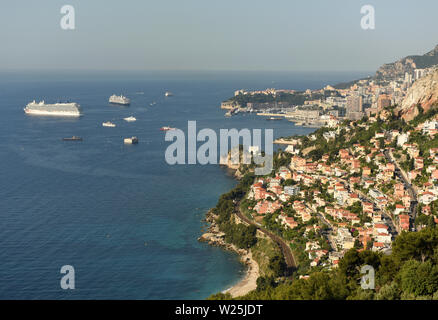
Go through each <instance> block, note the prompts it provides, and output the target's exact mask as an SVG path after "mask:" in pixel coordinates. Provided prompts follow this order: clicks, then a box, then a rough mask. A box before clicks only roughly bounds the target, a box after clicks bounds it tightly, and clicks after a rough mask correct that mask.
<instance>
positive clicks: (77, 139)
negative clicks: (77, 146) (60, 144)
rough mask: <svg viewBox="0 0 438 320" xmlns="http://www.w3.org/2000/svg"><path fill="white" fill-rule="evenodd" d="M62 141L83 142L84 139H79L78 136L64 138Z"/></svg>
mask: <svg viewBox="0 0 438 320" xmlns="http://www.w3.org/2000/svg"><path fill="white" fill-rule="evenodd" d="M62 140H63V141H82V138H81V137H78V136H73V137H70V138H62Z"/></svg>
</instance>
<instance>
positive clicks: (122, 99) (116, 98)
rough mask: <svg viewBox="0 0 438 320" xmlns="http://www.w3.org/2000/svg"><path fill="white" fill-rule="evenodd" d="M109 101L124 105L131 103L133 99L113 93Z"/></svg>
mask: <svg viewBox="0 0 438 320" xmlns="http://www.w3.org/2000/svg"><path fill="white" fill-rule="evenodd" d="M109 102H110V103H114V104H123V105H129V104H130V103H131V100H129V99H128V98H126V97H125V96H123V95H120V96H116V95H115V94H113V95H112V96H111V97H110V98H109Z"/></svg>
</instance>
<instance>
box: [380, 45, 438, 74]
mask: <svg viewBox="0 0 438 320" xmlns="http://www.w3.org/2000/svg"><path fill="white" fill-rule="evenodd" d="M434 65H438V45H437V46H436V47H435V48H434V49H433V50H431V51H429V52H428V53H426V54H424V55H421V56H420V55H410V56H407V57H404V58H402V59H400V60H398V61H396V62H392V63H387V64H384V65H383V66H381V67H380V68H379V69H378V70H377V72H376V75H375V77H376V78H377V79H381V78H396V77H403V76H404V75H405V73H406V72H409V73H412V72H414V70H415V69H425V68H430V67H432V66H434Z"/></svg>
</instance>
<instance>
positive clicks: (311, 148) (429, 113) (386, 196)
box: [241, 70, 438, 277]
mask: <svg viewBox="0 0 438 320" xmlns="http://www.w3.org/2000/svg"><path fill="white" fill-rule="evenodd" d="M424 72H425V73H430V72H431V71H429V70H426V71H424ZM432 73H433V75H431V76H430V77H435V75H436V74H438V71H435V70H434V71H433V72H432ZM420 79H421V78H420ZM409 81H410V79H409ZM425 81H430V79H426V80H425ZM368 84H369V83H368ZM409 84H410V83H408V82H403V84H402V85H401V87H399V88H403V90H402V91H397V90H393V91H390V92H389V91H386V92H385V97H388V98H387V101H386V100H385V99H386V98H385V99H383V98H377V101H376V103H377V107H376V108H375V111H374V112H372V113H370V112H368V113H367V114H362V115H361V117H360V119H356V120H352V119H351V120H349V119H347V120H346V119H342V118H339V117H336V116H334V115H331V117H330V119H329V121H328V122H327V124H326V125H325V126H323V127H322V128H320V129H318V130H316V131H315V132H314V133H313V134H311V135H309V136H296V137H289V138H284V139H283V142H284V143H286V144H287V147H286V148H285V150H284V151H280V152H279V153H278V154H277V155H276V157H277V159H275V160H276V163H277V166H274V167H275V171H274V172H273V173H272V174H271V175H270V176H263V177H256V178H255V180H254V182H253V183H252V185H251V186H250V188H249V191H248V192H247V195H246V198H245V200H244V201H242V204H241V211H242V212H244V213H245V215H246V216H247V218H248V219H251V220H252V221H254V223H256V224H258V225H261V226H264V227H266V228H268V229H270V230H272V231H274V232H276V233H277V234H280V235H281V236H282V238H283V239H284V240H285V241H286V242H288V243H289V245H290V246H291V248H292V249H293V252H294V253H295V255H297V256H298V257H297V260H298V263H299V264H300V266H301V271H302V272H301V273H302V274H301V275H300V276H301V277H307V273H309V272H311V270H312V269H315V270H322V269H329V270H330V269H333V268H336V267H337V264H338V263H339V261H340V259H341V258H342V257H343V256H344V254H345V252H347V251H348V250H349V249H352V248H355V249H357V250H359V251H361V250H372V251H375V252H381V253H383V254H390V253H391V249H392V248H391V246H392V242H393V241H394V239H395V237H397V235H399V234H401V233H403V232H416V231H419V230H421V229H423V228H425V227H427V226H431V225H435V224H437V223H438V112H437V111H436V108H429V109H428V110H425V109H423V108H421V106H420V105H419V104H418V106H417V107H416V108H417V109H418V110H417V111H416V114H417V115H416V117H415V118H414V119H411V120H410V121H405V120H404V118H403V117H404V113H403V112H405V111H406V110H402V111H401V112H400V109H399V106H398V105H402V104H403V101H398V100H397V101H395V100H394V99H395V98H396V97H400V98H403V97H404V99H405V100H406V99H407V98H406V94H404V92H405V91H404V90H406V89H407V88H409V87H410V86H409ZM421 85H422V84H421V82H419V81H418V82H417V84H416V86H417V87H418V86H421ZM392 86H393V87H396V86H395V83H394V82H393V83H392ZM358 88H360V87H359V86H358V85H357V84H354V85H352V87H351V88H350V89H348V90H346V92H350V93H351V92H355V91H358ZM376 88H377V87H368V89H366V90H365V92H369V93H370V94H371V92H375V91H376ZM380 89H382V87H380ZM386 89H388V88H386ZM362 90H364V88H363V87H362ZM413 90H417V89H416V88H413ZM397 92H398V93H399V94H400V96H399V95H398V94H395V93H397ZM403 94H404V95H405V96H403ZM380 97H381V96H380ZM397 99H398V98H397ZM368 111H369V110H368ZM347 113H348V112H347ZM274 163H275V161H274ZM302 253H304V254H302Z"/></svg>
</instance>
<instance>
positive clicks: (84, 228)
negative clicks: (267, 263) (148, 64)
mask: <svg viewBox="0 0 438 320" xmlns="http://www.w3.org/2000/svg"><path fill="white" fill-rule="evenodd" d="M365 75H366V74H364V73H361V72H344V73H334V72H331V73H330V72H325V73H318V72H307V73H306V72H301V73H288V72H225V71H224V72H213V71H211V72H201V71H193V72H189V71H174V72H171V71H150V72H146V71H141V72H140V71H129V72H128V71H127V72H122V71H5V72H0V112H1V113H0V161H1V165H0V299H205V298H207V297H208V296H209V295H211V294H214V293H217V292H220V291H223V290H225V289H227V288H229V287H231V286H232V285H234V284H236V283H237V282H239V281H240V280H241V279H242V278H243V277H244V275H245V268H244V266H243V265H241V264H240V262H239V257H238V256H237V255H236V254H234V253H231V252H227V251H224V250H222V249H220V248H217V247H211V246H209V245H207V244H205V243H200V242H198V241H197V238H198V237H199V236H200V235H201V234H202V233H203V230H204V229H205V223H204V222H203V221H202V220H203V219H204V217H205V213H206V212H207V211H208V209H209V208H211V207H213V206H215V204H216V202H217V200H218V198H219V196H220V195H221V194H223V193H225V192H227V191H229V190H230V189H231V188H233V187H234V186H235V185H236V183H237V182H236V181H235V180H234V178H233V177H232V176H230V175H229V174H228V173H227V171H226V170H225V169H224V168H222V167H220V166H218V165H200V164H191V165H189V164H186V165H184V164H179V165H169V164H168V163H167V162H166V159H165V151H166V149H167V147H168V146H169V145H170V144H171V142H168V141H165V139H164V138H165V132H163V131H160V130H159V129H160V128H161V127H162V126H171V127H176V128H179V129H182V130H183V131H185V132H187V122H188V121H189V120H193V121H196V122H197V128H198V130H200V129H203V128H211V129H213V130H215V131H218V130H219V129H231V128H236V129H239V130H240V129H242V128H248V129H267V128H270V129H273V130H274V137H275V138H277V137H283V136H291V135H295V134H298V135H302V134H308V133H310V132H312V131H313V130H315V129H312V128H304V127H299V126H295V125H294V124H293V123H291V122H288V121H285V120H282V121H266V120H265V118H262V117H258V116H256V115H253V114H251V115H250V114H242V115H237V116H234V117H231V118H226V117H224V113H225V111H224V110H221V109H220V103H221V101H223V100H225V99H226V98H229V97H231V96H233V94H234V91H235V90H237V89H242V88H244V89H254V90H260V89H266V88H278V89H282V88H285V89H297V90H305V89H317V88H321V87H323V86H325V85H327V84H335V83H338V82H343V81H349V80H354V79H357V78H360V77H363V76H365ZM166 91H171V92H172V93H173V96H171V97H165V96H164V93H165V92H166ZM112 94H124V95H126V96H128V97H129V98H130V99H131V105H130V106H127V107H124V106H114V105H110V104H109V103H108V98H109V96H110V95H112ZM32 100H37V101H40V100H44V101H46V102H47V103H55V102H59V101H73V102H77V103H79V104H80V105H81V109H82V112H83V116H81V117H80V118H75V119H72V118H57V117H41V116H28V115H26V114H25V113H24V112H23V108H24V107H25V106H26V104H27V103H29V102H30V101H32ZM129 116H134V117H136V118H137V121H136V122H130V123H128V122H126V121H123V118H125V117H129ZM104 121H112V122H114V123H115V124H116V125H117V126H116V127H115V128H108V127H102V122H104ZM71 136H80V137H82V138H83V141H63V140H62V138H64V137H71ZM131 136H137V137H138V139H139V144H138V145H124V143H123V138H125V137H131ZM66 265H68V266H72V267H73V270H74V289H63V288H62V286H61V282H62V281H63V277H64V276H66V274H64V273H61V268H62V267H63V266H66ZM68 276H69V277H71V276H73V273H72V272H70V273H69V274H68ZM64 281H65V278H64ZM70 281H71V280H70ZM72 284H73V282H72V281H71V282H70V285H72Z"/></svg>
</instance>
